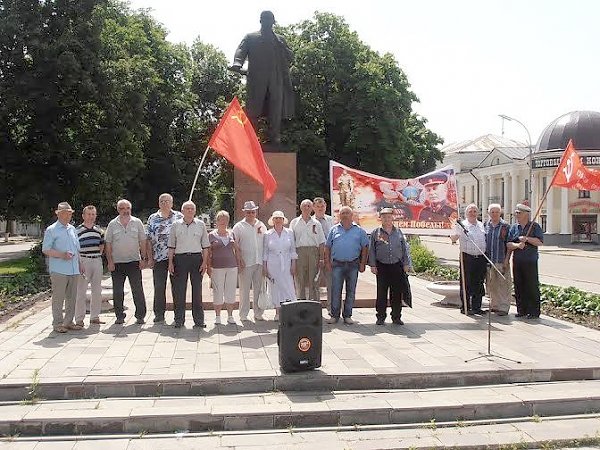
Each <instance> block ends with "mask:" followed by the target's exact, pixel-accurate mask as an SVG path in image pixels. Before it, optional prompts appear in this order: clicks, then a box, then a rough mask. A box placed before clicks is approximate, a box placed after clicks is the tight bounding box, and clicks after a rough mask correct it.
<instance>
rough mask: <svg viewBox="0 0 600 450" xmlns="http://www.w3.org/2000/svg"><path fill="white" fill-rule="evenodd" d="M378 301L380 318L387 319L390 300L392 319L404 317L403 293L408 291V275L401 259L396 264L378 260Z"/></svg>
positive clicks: (376, 304)
mask: <svg viewBox="0 0 600 450" xmlns="http://www.w3.org/2000/svg"><path fill="white" fill-rule="evenodd" d="M376 277H377V301H376V302H375V310H376V311H377V318H378V319H385V317H386V315H387V314H386V309H387V305H388V292H389V301H390V305H391V307H392V320H400V318H401V317H402V294H403V293H404V292H406V289H407V287H406V275H405V274H404V267H403V266H402V262H401V261H399V262H397V263H395V264H383V263H382V262H379V261H377V275H376Z"/></svg>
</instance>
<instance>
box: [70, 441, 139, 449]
mask: <svg viewBox="0 0 600 450" xmlns="http://www.w3.org/2000/svg"><path fill="white" fill-rule="evenodd" d="M128 445H129V439H102V440H98V441H96V440H85V441H77V442H76V443H75V446H74V447H73V450H126V449H127V446H128Z"/></svg>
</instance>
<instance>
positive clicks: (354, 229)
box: [325, 223, 369, 261]
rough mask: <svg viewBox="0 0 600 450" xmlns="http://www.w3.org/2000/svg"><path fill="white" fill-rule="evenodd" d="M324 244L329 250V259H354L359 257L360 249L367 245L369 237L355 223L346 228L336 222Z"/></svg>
mask: <svg viewBox="0 0 600 450" xmlns="http://www.w3.org/2000/svg"><path fill="white" fill-rule="evenodd" d="M325 245H326V246H327V248H329V250H330V254H331V260H335V261H354V260H355V259H357V258H359V257H360V252H361V250H362V249H363V248H364V247H368V246H369V238H368V236H367V233H366V231H365V230H363V229H362V228H361V227H359V226H358V225H357V224H355V223H353V224H352V226H351V227H350V228H349V229H347V230H346V229H345V228H344V226H343V225H342V224H341V223H338V224H336V225H334V226H333V227H331V230H329V234H328V235H327V241H326V242H325Z"/></svg>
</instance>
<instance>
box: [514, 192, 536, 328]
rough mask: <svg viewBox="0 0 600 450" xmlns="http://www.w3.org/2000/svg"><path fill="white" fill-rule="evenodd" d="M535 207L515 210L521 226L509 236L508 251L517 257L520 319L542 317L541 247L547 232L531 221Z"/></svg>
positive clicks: (516, 279)
mask: <svg viewBox="0 0 600 450" xmlns="http://www.w3.org/2000/svg"><path fill="white" fill-rule="evenodd" d="M530 213H531V208H530V207H529V206H527V205H523V204H521V203H519V204H517V206H516V207H515V217H516V219H517V223H515V224H513V225H512V226H511V227H510V231H509V233H508V241H509V242H508V244H507V247H508V250H509V251H510V252H512V256H513V280H514V285H515V301H516V303H517V314H516V317H527V318H528V319H537V318H539V317H540V279H539V273H538V258H539V252H538V247H540V246H542V245H544V232H543V231H542V227H540V225H539V224H538V223H537V222H531V220H530V217H529V214H530Z"/></svg>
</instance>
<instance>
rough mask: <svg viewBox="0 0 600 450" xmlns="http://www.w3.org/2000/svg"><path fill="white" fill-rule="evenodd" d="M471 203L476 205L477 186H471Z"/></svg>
mask: <svg viewBox="0 0 600 450" xmlns="http://www.w3.org/2000/svg"><path fill="white" fill-rule="evenodd" d="M471 203H475V186H471Z"/></svg>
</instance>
